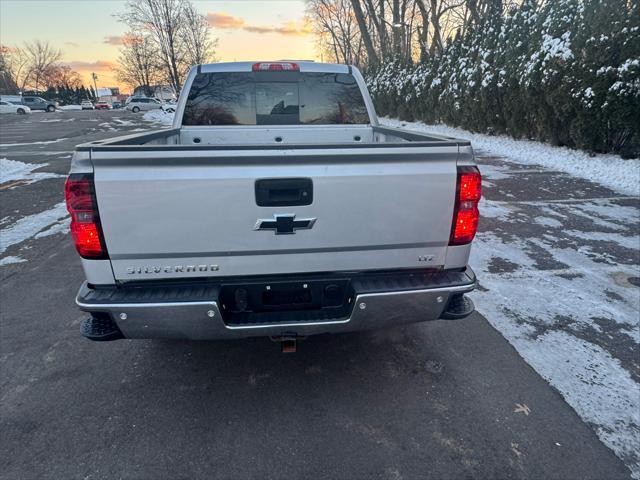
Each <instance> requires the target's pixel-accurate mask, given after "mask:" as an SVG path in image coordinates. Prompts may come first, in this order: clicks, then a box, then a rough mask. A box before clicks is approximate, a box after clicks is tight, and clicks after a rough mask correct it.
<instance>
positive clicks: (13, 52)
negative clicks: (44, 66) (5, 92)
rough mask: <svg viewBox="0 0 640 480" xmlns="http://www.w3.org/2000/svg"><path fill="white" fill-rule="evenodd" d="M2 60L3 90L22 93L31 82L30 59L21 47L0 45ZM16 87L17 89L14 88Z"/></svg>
mask: <svg viewBox="0 0 640 480" xmlns="http://www.w3.org/2000/svg"><path fill="white" fill-rule="evenodd" d="M0 58H1V59H2V60H1V62H2V75H3V83H5V84H6V85H5V86H4V87H3V88H6V89H10V90H14V89H15V90H16V92H14V93H17V91H21V90H24V88H25V87H26V84H27V82H28V81H29V76H30V73H31V72H30V71H29V68H28V64H29V58H28V57H27V55H26V53H25V51H24V50H23V49H22V48H20V47H9V46H6V45H0ZM14 86H15V87H14Z"/></svg>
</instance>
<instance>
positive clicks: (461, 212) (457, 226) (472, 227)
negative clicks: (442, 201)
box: [449, 167, 482, 245]
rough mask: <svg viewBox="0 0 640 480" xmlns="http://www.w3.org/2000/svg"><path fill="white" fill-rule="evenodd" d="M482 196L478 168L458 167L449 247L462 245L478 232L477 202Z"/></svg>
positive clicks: (478, 215)
mask: <svg viewBox="0 0 640 480" xmlns="http://www.w3.org/2000/svg"><path fill="white" fill-rule="evenodd" d="M481 195H482V177H481V176H480V170H478V167H458V181H457V186H456V202H455V207H454V210H453V224H452V226H451V238H450V240H449V245H464V244H466V243H469V242H471V241H472V240H473V237H475V235H476V230H478V219H479V217H480V212H479V211H478V202H479V201H480V196H481Z"/></svg>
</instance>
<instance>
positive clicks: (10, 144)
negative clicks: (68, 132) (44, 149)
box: [0, 138, 67, 147]
mask: <svg viewBox="0 0 640 480" xmlns="http://www.w3.org/2000/svg"><path fill="white" fill-rule="evenodd" d="M63 140H67V139H66V138H58V139H57V140H47V141H44V142H28V143H0V147H19V146H21V145H48V144H50V143H58V142H62V141H63Z"/></svg>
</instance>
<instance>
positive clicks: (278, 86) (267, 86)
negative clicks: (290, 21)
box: [182, 72, 369, 126]
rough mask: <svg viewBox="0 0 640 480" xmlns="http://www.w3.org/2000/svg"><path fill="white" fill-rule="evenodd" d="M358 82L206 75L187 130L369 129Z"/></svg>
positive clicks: (189, 109)
mask: <svg viewBox="0 0 640 480" xmlns="http://www.w3.org/2000/svg"><path fill="white" fill-rule="evenodd" d="M368 123H369V114H368V112H367V108H366V105H365V103H364V99H363V98H362V93H361V92H360V88H359V87H358V84H357V83H356V80H355V78H354V77H353V75H351V74H346V73H316V72H224V73H223V72H217V73H200V74H198V75H197V76H196V78H195V79H194V81H193V84H192V85H191V89H190V90H189V95H188V97H187V103H186V106H185V110H184V115H183V117H182V124H183V125H191V126H194V125H336V124H368Z"/></svg>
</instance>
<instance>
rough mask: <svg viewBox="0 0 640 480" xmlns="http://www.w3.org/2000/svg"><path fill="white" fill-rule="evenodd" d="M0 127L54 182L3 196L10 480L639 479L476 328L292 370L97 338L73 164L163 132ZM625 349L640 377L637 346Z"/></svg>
mask: <svg viewBox="0 0 640 480" xmlns="http://www.w3.org/2000/svg"><path fill="white" fill-rule="evenodd" d="M0 121H1V122H2V123H1V124H0V158H6V159H8V160H12V161H16V162H22V163H24V164H29V165H33V164H37V165H38V166H39V168H33V169H32V170H31V173H30V174H28V175H26V174H25V175H22V176H21V178H15V179H11V180H10V181H8V182H4V183H2V185H0V228H2V229H3V230H2V232H3V238H2V247H1V249H2V252H1V254H0V278H1V281H2V290H1V293H0V295H1V298H0V300H1V303H0V305H1V307H0V308H1V311H0V315H1V332H0V346H1V349H0V355H1V356H0V362H1V366H0V368H1V375H2V380H1V385H2V392H1V399H0V409H1V418H0V422H1V426H0V429H1V431H2V442H1V443H0V451H1V456H0V458H1V460H0V462H1V464H0V477H1V478H7V479H14V478H83V479H85V478H91V479H94V478H140V479H147V478H148V479H156V478H285V477H287V478H331V479H335V478H388V479H411V478H456V479H458V478H559V479H568V478H586V479H604V478H607V479H618V478H629V475H630V472H629V470H628V468H627V467H626V466H625V465H624V464H623V463H622V461H620V460H619V459H618V457H616V456H615V455H614V453H613V452H612V451H611V450H610V449H609V448H607V447H606V446H605V445H604V444H603V443H601V441H600V440H599V439H598V437H597V436H596V433H595V431H594V430H593V429H592V428H591V426H590V425H588V424H587V423H585V422H583V420H582V419H581V418H580V417H579V416H578V415H577V414H576V412H575V411H574V409H573V408H572V407H571V406H569V405H568V404H567V403H566V402H565V400H564V399H563V397H562V396H561V394H560V393H559V392H558V391H557V390H556V389H554V388H553V387H551V386H550V385H549V384H548V383H547V381H546V380H545V379H543V378H542V377H541V376H539V375H538V373H536V371H535V370H534V369H533V368H531V366H530V365H529V364H528V363H526V362H525V361H524V360H523V358H522V357H521V355H520V354H519V353H518V352H517V351H516V350H515V349H514V347H513V346H512V344H510V343H509V342H508V341H507V340H506V339H505V337H504V336H503V334H502V333H500V332H499V331H497V330H496V329H495V328H494V327H493V326H492V324H493V325H495V324H496V323H495V322H489V321H488V320H487V319H485V318H484V317H483V316H482V315H480V314H478V313H476V314H474V315H473V316H472V317H470V318H468V319H466V320H463V321H458V322H445V321H437V322H431V323H422V324H415V325H410V326H407V327H401V328H395V329H390V330H385V331H375V332H365V333H358V334H348V335H340V336H319V337H312V338H309V339H307V340H305V341H304V342H302V343H301V344H300V345H299V347H298V352H297V353H296V354H293V355H283V354H281V353H280V351H279V349H278V347H277V345H275V344H273V343H271V342H270V341H269V340H268V339H252V340H246V341H245V340H243V341H229V342H201V343H197V342H178V341H130V340H124V341H118V342H110V343H104V344H100V343H92V342H89V341H87V340H85V339H84V338H82V337H81V336H80V334H79V325H80V322H81V321H82V320H83V319H84V314H83V313H82V312H80V311H79V310H78V309H77V308H76V307H75V304H74V296H75V293H76V291H77V288H78V286H79V285H80V283H81V282H82V280H83V273H82V270H81V267H80V262H79V260H78V258H77V255H76V253H75V250H74V247H73V245H72V243H71V241H70V239H69V238H68V234H67V233H66V231H65V230H66V222H67V220H66V219H65V216H66V215H65V211H64V205H63V204H62V202H63V201H64V198H63V197H64V195H63V184H64V175H65V174H66V173H67V171H68V168H69V162H70V158H71V154H72V151H73V148H74V146H75V145H76V144H79V143H83V142H86V141H90V140H97V139H101V138H110V137H113V136H116V135H124V134H127V133H131V132H136V131H142V130H143V129H149V128H159V125H157V124H152V123H150V122H147V121H144V120H143V118H142V115H140V114H138V115H134V114H132V113H130V112H125V111H118V110H113V111H71V112H56V113H51V114H48V113H34V114H32V115H25V116H17V115H16V116H9V115H4V116H2V117H1V118H0ZM487 164H494V166H495V165H499V166H500V165H502V164H499V163H496V162H495V161H487ZM12 165H17V164H12ZM29 168H31V167H29ZM40 174H49V175H40ZM38 175H39V176H38ZM494 177H498V175H494ZM499 180H500V178H494V180H493V181H494V182H496V183H497V182H498V181H499ZM532 182H533V183H532ZM532 182H528V183H527V187H524V188H525V191H524V193H522V195H527V194H531V192H534V191H535V192H538V193H539V191H540V190H539V189H538V188H537V187H536V185H535V179H534V180H533V181H532ZM507 183H508V182H507ZM505 184H506V183H505ZM607 195H609V194H607ZM495 198H497V197H495ZM634 205H637V204H634ZM495 218H496V217H494V220H490V221H489V222H488V223H487V224H486V225H489V226H495V223H496V222H498V220H496V219H495ZM505 228H507V227H505ZM503 233H504V232H503ZM534 233H535V232H534ZM528 235H532V233H531V232H529V233H528ZM480 251H481V252H482V249H481V250H480ZM614 253H615V252H614ZM620 256H621V257H622V253H620ZM7 259H8V260H7ZM632 260H633V259H632ZM545 261H547V262H549V261H550V260H549V259H548V258H544V257H543V256H541V260H540V263H541V265H542V264H544V263H545ZM633 261H634V262H636V263H637V260H633ZM631 263H633V262H631ZM547 265H549V263H547ZM543 266H544V265H543ZM508 268H510V267H509V265H506V264H502V265H495V269H496V270H495V271H496V273H499V272H500V269H502V271H504V270H505V269H508ZM549 268H551V267H549ZM554 268H555V266H554ZM480 282H481V283H482V278H480ZM541 301H544V299H542V300H541ZM486 311H487V312H489V309H487V310H486ZM489 320H491V319H489ZM541 334H542V333H541ZM614 335H615V333H614ZM615 338H618V337H615ZM620 338H622V337H620ZM618 347H619V348H620V350H619V351H620V352H622V353H620V356H621V359H620V361H621V362H622V363H623V364H624V365H625V368H627V369H628V370H629V371H630V372H636V370H637V359H635V360H634V358H633V352H634V351H635V352H636V354H637V350H634V345H631V346H629V345H624V346H620V345H618V346H612V347H611V348H612V349H615V348H618ZM627 350H630V353H624V352H627ZM624 355H627V356H626V357H624ZM622 357H624V358H622Z"/></svg>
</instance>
